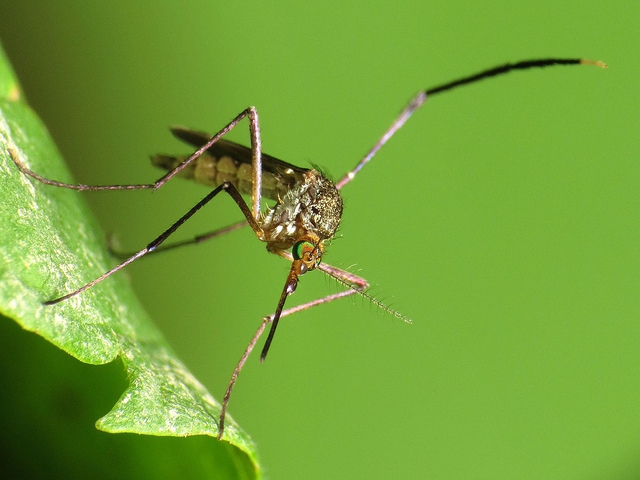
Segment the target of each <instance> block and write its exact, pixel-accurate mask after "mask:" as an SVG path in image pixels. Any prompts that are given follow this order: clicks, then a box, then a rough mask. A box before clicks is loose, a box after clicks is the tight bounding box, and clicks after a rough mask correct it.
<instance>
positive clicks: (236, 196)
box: [44, 182, 263, 305]
mask: <svg viewBox="0 0 640 480" xmlns="http://www.w3.org/2000/svg"><path fill="white" fill-rule="evenodd" d="M222 191H226V192H227V193H228V194H229V195H230V196H231V198H233V200H234V201H235V202H236V204H237V205H238V207H240V210H241V211H242V213H243V214H244V216H245V218H246V220H247V222H248V223H249V225H250V226H251V228H252V229H253V231H254V232H255V234H256V236H257V237H258V238H260V239H262V236H263V233H262V229H261V228H260V225H258V223H257V222H256V221H255V220H254V218H253V217H252V216H251V210H249V207H248V206H247V204H246V203H245V201H244V200H243V199H242V196H241V195H240V193H239V192H238V190H237V189H236V187H234V186H233V184H231V183H228V182H225V183H223V184H222V185H220V186H218V187H216V188H215V189H214V190H212V191H211V192H210V193H209V194H208V195H207V196H206V197H204V198H203V199H202V200H200V201H199V202H198V203H197V204H196V205H194V206H193V207H192V208H191V209H190V210H189V211H188V212H187V213H185V214H184V215H183V216H182V217H180V218H179V219H178V220H177V221H176V222H175V223H174V224H173V225H171V226H170V227H169V228H168V229H167V230H166V231H164V232H163V233H162V234H161V235H160V236H159V237H157V238H156V239H155V240H153V241H152V242H151V243H150V244H149V245H147V246H146V247H145V248H143V249H142V250H140V251H139V252H137V253H136V254H134V255H132V256H131V257H130V258H128V259H126V260H125V261H124V262H122V263H120V264H119V265H117V266H115V267H114V268H112V269H111V270H109V271H108V272H106V273H104V274H102V275H101V276H99V277H98V278H96V279H95V280H93V281H91V282H89V283H87V284H86V285H84V286H82V287H80V288H79V289H78V290H75V291H73V292H71V293H68V294H66V295H63V296H61V297H59V298H55V299H53V300H49V301H46V302H44V304H45V305H53V304H55V303H58V302H61V301H63V300H67V299H68V298H71V297H73V296H75V295H78V294H79V293H82V292H84V291H85V290H87V289H89V288H91V287H93V286H94V285H96V284H97V283H100V282H101V281H102V280H104V279H106V278H108V277H110V276H111V275H113V274H114V273H116V272H117V271H119V270H121V269H122V268H124V267H126V266H127V265H129V264H130V263H132V262H134V261H135V260H137V259H139V258H141V257H143V256H144V255H146V254H148V253H151V252H153V251H154V250H155V249H156V248H158V247H159V246H160V245H161V244H162V243H163V242H164V241H165V240H166V239H167V238H169V237H170V236H171V235H172V234H173V233H174V232H175V231H176V230H177V229H178V228H180V227H181V226H182V225H183V224H184V223H185V222H186V221H187V220H189V219H190V218H191V217H192V216H193V215H194V214H195V213H196V212H197V211H198V210H200V209H201V208H202V207H204V206H205V205H206V204H207V203H209V202H210V201H211V200H212V199H213V198H214V197H215V196H216V195H218V194H219V193H220V192H222Z"/></svg>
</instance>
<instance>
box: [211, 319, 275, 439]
mask: <svg viewBox="0 0 640 480" xmlns="http://www.w3.org/2000/svg"><path fill="white" fill-rule="evenodd" d="M270 322H271V320H270V319H269V318H264V319H263V320H262V323H261V324H260V327H259V328H258V330H257V331H256V333H255V334H254V335H253V338H252V339H251V341H250V342H249V345H247V348H246V349H245V351H244V353H243V354H242V358H240V361H239V362H238V364H237V365H236V368H235V369H234V370H233V374H231V380H230V381H229V386H228V387H227V391H226V392H225V394H224V399H223V400H222V409H221V410H220V421H219V422H218V440H220V439H222V434H223V433H224V419H225V416H226V415H227V405H229V398H231V392H232V391H233V386H234V385H235V384H236V380H238V375H239V374H240V370H242V367H244V364H245V363H246V361H247V359H248V358H249V355H250V354H251V351H252V350H253V348H254V347H255V346H256V343H257V342H258V339H259V338H260V335H262V332H264V329H265V328H266V326H267V324H268V323H270Z"/></svg>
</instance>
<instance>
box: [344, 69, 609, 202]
mask: <svg viewBox="0 0 640 480" xmlns="http://www.w3.org/2000/svg"><path fill="white" fill-rule="evenodd" d="M553 65H593V66H596V67H600V68H607V65H606V64H605V63H603V62H597V61H593V60H585V59H582V58H569V59H567V58H543V59H535V60H524V61H521V62H516V63H506V64H504V65H500V66H498V67H494V68H490V69H488V70H483V71H482V72H479V73H476V74H474V75H469V76H468V77H464V78H460V79H458V80H454V81H453V82H449V83H445V84H442V85H438V86H437V87H434V88H430V89H428V90H423V91H421V92H419V93H418V94H417V95H416V96H415V97H413V98H412V99H411V100H410V101H409V104H408V105H407V106H406V107H405V108H404V109H403V110H402V112H400V115H398V117H397V118H396V119H395V120H394V122H393V123H392V124H391V126H390V127H389V129H388V130H387V131H386V132H385V133H384V135H383V136H382V138H380V140H378V141H377V142H376V144H375V145H374V146H373V147H372V148H371V150H369V152H367V154H366V155H365V156H364V157H363V158H362V159H361V160H360V161H359V162H358V163H357V165H356V166H355V168H354V169H353V170H351V171H349V172H347V173H346V174H345V175H344V176H343V177H342V178H341V179H340V180H339V181H338V182H337V183H336V187H337V188H338V190H339V189H341V188H342V187H344V186H345V185H346V184H347V183H349V182H350V181H351V180H353V178H354V177H355V176H356V175H357V174H358V172H359V171H360V170H362V168H363V167H364V166H365V165H366V164H367V163H368V162H369V160H371V159H372V158H373V157H374V155H375V154H376V153H378V150H380V148H382V146H383V145H384V144H385V143H387V141H388V140H389V139H390V138H391V137H392V136H393V135H394V134H395V133H396V132H397V131H398V130H399V129H400V128H401V127H402V126H403V125H404V124H405V122H406V121H407V120H408V119H409V118H410V117H411V115H413V114H414V113H415V111H416V110H418V109H419V108H420V107H421V106H422V105H423V104H424V102H425V101H426V99H427V97H431V96H433V95H436V94H438V93H442V92H446V91H448V90H451V89H453V88H456V87H460V86H462V85H468V84H470V83H475V82H478V81H480V80H484V79H485V78H490V77H496V76H498V75H504V74H505V73H509V72H511V71H514V70H528V69H530V68H545V67H551V66H553Z"/></svg>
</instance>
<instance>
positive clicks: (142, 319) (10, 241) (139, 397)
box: [0, 50, 260, 478]
mask: <svg viewBox="0 0 640 480" xmlns="http://www.w3.org/2000/svg"><path fill="white" fill-rule="evenodd" d="M10 152H11V154H12V155H14V156H16V157H17V158H18V159H19V160H20V161H21V162H23V163H24V164H25V165H27V166H28V167H29V168H30V169H32V170H33V171H35V172H37V173H39V174H41V175H42V176H44V177H46V178H51V179H56V180H59V181H63V182H72V179H71V178H70V175H69V173H68V171H67V170H66V168H65V166H64V163H63V161H62V159H61V158H60V155H59V153H58V151H57V150H56V147H55V145H54V144H53V142H52V141H51V139H50V137H49V135H48V133H47V131H46V129H45V127H44V126H43V125H42V123H41V122H40V120H39V119H38V118H37V116H36V115H35V114H34V112H33V111H32V110H31V109H30V108H29V106H28V105H27V104H26V103H25V102H24V101H23V100H21V94H20V88H19V86H18V83H17V81H16V79H15V76H14V74H13V72H12V70H11V67H10V66H9V64H8V62H7V61H6V59H5V57H4V54H3V52H2V51H1V50H0V176H1V178H2V183H1V184H0V202H1V204H2V208H1V209H0V222H1V223H0V224H1V228H0V258H1V261H0V313H2V314H3V315H5V316H6V317H9V318H12V319H14V320H15V321H16V322H17V323H18V324H19V325H21V326H22V328H24V329H26V330H29V331H33V332H35V333H37V334H39V335H40V336H42V337H44V338H45V339H47V340H48V341H49V342H51V343H52V344H54V345H56V346H57V347H59V348H60V349H62V350H64V351H66V352H68V353H69V354H70V355H72V356H73V357H75V358H77V359H78V360H80V361H82V362H85V363H88V364H94V365H99V364H105V363H109V362H112V361H114V360H116V359H118V358H119V359H120V360H121V361H122V363H123V364H124V368H125V370H126V375H127V378H128V381H129V386H128V388H127V389H126V391H125V392H124V393H123V394H122V396H121V397H120V400H119V401H118V402H117V403H116V404H115V406H114V407H113V408H112V410H111V411H110V412H109V413H107V414H106V415H104V416H103V417H102V418H100V419H99V420H98V421H97V423H96V426H97V427H98V428H99V429H100V430H104V431H105V432H113V433H115V432H129V433H138V434H145V435H157V436H180V437H184V436H190V435H209V436H216V435H217V433H218V429H217V422H216V420H217V418H218V417H219V414H220V404H219V403H218V402H217V401H216V400H215V399H214V398H213V397H212V396H211V395H210V394H209V393H208V392H207V390H206V389H205V388H204V387H203V386H202V385H201V384H200V383H199V382H198V381H197V380H196V378H195V377H194V376H193V375H192V374H191V373H190V372H189V371H188V370H187V368H186V367H185V366H184V365H183V364H182V363H181V362H180V360H179V359H178V358H177V357H176V356H175V354H174V353H173V351H172V350H171V348H170V346H169V345H168V344H167V343H166V341H165V340H164V338H163V337H162V335H161V334H160V333H159V331H158V330H157V329H156V328H155V326H154V325H153V323H152V322H151V320H150V319H149V318H148V316H147V314H146V313H145V312H144V310H143V308H142V307H141V306H140V304H139V303H138V301H137V300H136V298H135V296H134V294H133V292H132V290H131V288H130V286H129V285H128V284H127V282H126V280H125V278H124V277H123V276H121V275H119V274H116V275H113V276H112V277H110V278H108V279H107V280H105V281H104V282H102V283H100V284H98V285H96V286H95V287H94V288H92V289H90V290H88V291H87V292H84V293H82V294H80V295H78V296H76V297H73V298H71V299H69V300H67V301H64V302H61V303H59V304H56V305H53V306H43V305H42V302H43V301H44V300H47V299H51V298H54V297H56V296H59V295H61V294H64V293H68V292H69V291H73V290H75V289H76V288H78V287H80V286H82V285H84V284H85V283H86V282H88V281H90V280H92V279H94V278H96V277H98V276H99V275H101V274H102V273H104V272H105V271H107V270H109V268H112V267H113V266H114V260H113V259H112V258H110V257H109V255H108V253H107V251H106V248H105V244H104V243H105V242H104V235H103V233H102V232H101V231H100V229H99V228H98V225H97V223H96V221H95V220H94V219H93V218H92V217H91V215H90V213H89V210H88V208H87V207H86V205H85V204H84V202H83V199H82V196H81V194H79V193H78V192H76V191H71V190H67V189H62V188H55V187H51V186H47V185H44V184H41V183H40V182H38V181H37V180H35V179H33V178H30V177H27V176H25V175H24V174H23V173H22V172H21V171H20V170H19V169H18V168H17V167H16V165H15V164H14V162H13V161H12V159H11V156H10ZM0 322H3V320H0ZM3 337H6V336H3ZM4 339H6V338H3V340H4ZM25 348H33V347H25ZM20 353H21V355H16V357H17V358H29V354H23V353H24V352H20ZM12 361H15V359H14V360H12ZM51 367H52V362H51V361H47V363H43V364H41V365H39V369H40V370H41V371H45V372H46V371H47V370H48V369H49V368H51ZM18 370H19V369H18ZM52 375H53V372H52ZM42 401H43V402H44V401H45V399H44V398H43V399H42ZM4 414H5V415H7V414H8V415H11V413H7V412H4ZM227 419H228V420H227V424H226V426H225V436H224V440H227V441H228V442H229V443H231V444H232V445H233V446H235V448H228V446H227V444H226V443H224V442H217V441H215V440H213V439H208V443H209V444H210V445H209V450H210V454H211V455H213V456H215V455H218V456H219V455H223V456H224V457H225V458H224V459H222V460H216V461H213V462H211V463H212V464H226V465H227V466H228V465H232V466H233V468H234V469H235V472H234V477H233V478H256V477H259V476H260V466H259V462H258V458H257V452H256V449H255V445H254V444H253V443H252V441H251V440H250V438H249V437H248V435H247V434H246V433H244V432H243V431H242V430H241V429H240V428H239V426H238V425H237V424H236V423H235V422H234V421H233V419H231V418H230V417H227ZM60 441H63V440H62V439H60ZM64 441H67V440H64ZM176 441H178V440H176ZM183 441H184V440H183ZM196 450H197V451H198V452H200V453H202V452H201V451H202V446H201V445H199V446H198V448H197V449H196ZM132 453H133V452H132ZM139 453H140V452H139ZM163 455H164V454H163ZM166 455H169V456H171V455H184V449H182V447H179V448H176V449H167V453H166ZM60 461H61V462H63V461H67V460H65V459H62V458H61V459H60ZM225 462H226V463H225ZM159 463H162V462H159ZM218 475H219V474H218ZM155 476H157V477H162V476H164V475H155ZM201 476H207V475H206V474H205V473H204V471H203V472H201Z"/></svg>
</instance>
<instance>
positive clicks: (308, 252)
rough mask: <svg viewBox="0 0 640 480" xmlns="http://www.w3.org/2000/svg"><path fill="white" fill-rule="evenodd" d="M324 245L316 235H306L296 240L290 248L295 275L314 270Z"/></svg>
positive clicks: (320, 258)
mask: <svg viewBox="0 0 640 480" xmlns="http://www.w3.org/2000/svg"><path fill="white" fill-rule="evenodd" d="M323 253H324V245H323V243H322V242H321V241H320V239H319V238H318V237H317V236H313V235H307V236H305V237H303V238H301V239H300V240H298V241H297V242H296V243H295V244H294V245H293V247H292V248H291V255H292V256H293V267H292V268H293V269H294V270H295V272H296V275H304V274H305V273H307V271H308V270H314V269H315V268H316V267H317V266H318V265H320V262H321V261H322V254H323Z"/></svg>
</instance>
